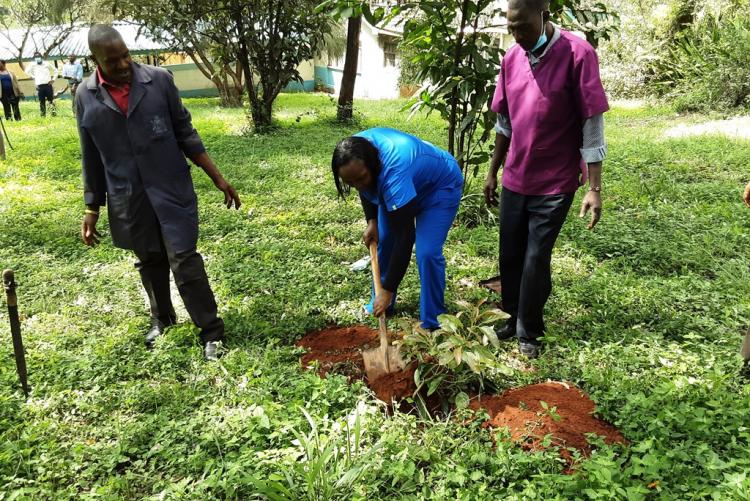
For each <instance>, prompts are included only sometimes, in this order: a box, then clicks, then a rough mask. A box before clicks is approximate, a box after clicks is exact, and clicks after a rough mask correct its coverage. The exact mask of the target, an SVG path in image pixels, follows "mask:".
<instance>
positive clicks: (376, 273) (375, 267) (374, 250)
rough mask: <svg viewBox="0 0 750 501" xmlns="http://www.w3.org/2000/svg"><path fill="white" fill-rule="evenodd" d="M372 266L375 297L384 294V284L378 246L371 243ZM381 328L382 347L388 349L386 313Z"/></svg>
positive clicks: (382, 318) (388, 337)
mask: <svg viewBox="0 0 750 501" xmlns="http://www.w3.org/2000/svg"><path fill="white" fill-rule="evenodd" d="M370 264H371V266H370V267H371V268H372V282H373V283H374V284H375V297H376V298H377V297H378V296H379V295H380V293H381V292H383V284H382V283H381V282H380V263H378V244H377V243H375V242H370ZM378 322H379V327H380V347H381V348H382V349H386V348H387V347H388V346H390V344H391V340H390V336H388V326H387V325H386V323H385V313H384V314H382V315H380V318H378Z"/></svg>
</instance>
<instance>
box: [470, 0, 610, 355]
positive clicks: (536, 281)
mask: <svg viewBox="0 0 750 501" xmlns="http://www.w3.org/2000/svg"><path fill="white" fill-rule="evenodd" d="M549 6H550V2H549V1H547V0H510V2H509V4H508V12H507V16H506V17H507V21H508V30H509V31H510V33H511V34H512V35H513V37H514V38H515V41H516V44H515V45H514V46H512V47H511V48H510V49H508V52H507V53H506V54H505V56H504V57H503V60H502V64H501V69H500V75H499V77H498V82H497V87H496V90H495V96H494V98H493V100H492V110H493V111H495V112H496V113H497V114H498V115H497V118H498V123H497V127H496V132H497V134H496V136H495V151H494V154H493V156H492V161H491V164H490V171H489V173H488V175H487V180H486V182H485V188H484V194H485V198H486V200H487V204H488V205H490V206H496V205H498V202H499V205H500V281H501V289H502V293H501V294H502V302H503V309H504V310H505V311H506V312H507V313H508V314H510V316H511V317H510V319H509V320H508V322H507V324H506V325H505V326H503V327H502V328H501V329H499V330H498V332H497V335H498V337H499V338H501V339H512V338H514V337H516V338H517V339H518V341H519V349H520V351H521V353H522V354H523V355H526V356H527V357H529V358H536V357H538V356H539V351H540V346H541V342H540V338H541V337H542V336H544V331H545V324H544V306H545V304H546V303H547V299H548V298H549V295H550V293H551V291H552V277H551V270H550V266H551V261H552V248H553V247H554V245H555V241H556V240H557V236H558V235H559V233H560V229H561V228H562V225H563V223H564V222H565V218H566V216H567V214H568V210H569V209H570V206H571V204H572V202H573V197H574V195H575V193H576V191H577V190H578V187H579V186H580V184H581V183H582V181H583V176H582V172H584V171H585V170H586V165H588V169H587V170H588V176H589V188H588V190H587V192H586V194H585V195H584V197H583V204H582V206H581V214H580V215H581V217H583V216H584V215H585V214H586V213H587V212H588V211H591V222H590V223H589V225H588V227H589V229H593V228H594V226H595V225H596V224H597V222H598V221H599V218H600V217H601V211H602V201H601V193H600V192H601V189H602V184H601V171H602V161H603V160H604V158H605V156H606V144H605V141H604V118H603V113H604V112H606V111H607V110H608V109H609V105H608V103H607V97H606V95H605V93H604V88H603V87H602V83H601V80H600V78H599V62H598V59H597V56H596V52H595V51H594V48H593V47H592V46H591V45H590V44H589V43H588V42H586V41H585V40H582V39H580V38H578V37H577V36H575V35H573V34H572V33H569V32H567V31H565V30H562V29H560V28H559V27H557V26H555V25H554V24H552V23H551V22H550V21H549V19H550V10H549ZM506 157H507V158H506ZM501 165H502V166H503V173H502V192H501V194H500V197H499V200H498V196H497V185H498V183H497V173H498V170H499V169H500V167H501Z"/></svg>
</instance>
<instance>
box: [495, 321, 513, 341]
mask: <svg viewBox="0 0 750 501" xmlns="http://www.w3.org/2000/svg"><path fill="white" fill-rule="evenodd" d="M495 335H497V338H498V339H499V340H500V341H508V340H509V339H513V338H514V337H516V326H515V325H511V324H507V323H506V324H505V325H503V326H502V327H500V328H499V329H495Z"/></svg>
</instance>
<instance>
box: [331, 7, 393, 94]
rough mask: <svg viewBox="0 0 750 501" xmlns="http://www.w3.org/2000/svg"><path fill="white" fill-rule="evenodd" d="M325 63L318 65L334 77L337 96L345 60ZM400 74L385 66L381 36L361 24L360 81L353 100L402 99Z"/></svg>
mask: <svg viewBox="0 0 750 501" xmlns="http://www.w3.org/2000/svg"><path fill="white" fill-rule="evenodd" d="M326 63H327V61H326V60H325V59H323V60H318V62H317V64H318V65H324V64H325V65H326V66H327V67H328V68H329V69H330V70H331V72H332V74H333V84H334V85H333V87H334V94H335V95H338V93H339V91H340V90H341V79H342V78H343V74H344V73H343V71H344V58H343V57H342V58H340V59H338V60H336V61H331V62H330V64H326ZM400 74H401V70H400V68H399V65H398V60H397V61H396V66H385V64H384V52H383V47H382V45H381V41H380V39H379V37H378V32H377V30H376V29H375V28H373V27H372V26H370V25H369V24H368V23H367V22H364V21H363V22H362V30H361V32H360V37H359V61H358V71H357V81H356V83H355V85H354V97H355V98H364V99H393V98H397V97H398V96H399V88H398V78H399V76H400Z"/></svg>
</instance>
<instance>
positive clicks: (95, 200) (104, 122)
mask: <svg viewBox="0 0 750 501" xmlns="http://www.w3.org/2000/svg"><path fill="white" fill-rule="evenodd" d="M88 44H89V49H90V50H91V54H92V56H91V57H92V59H93V60H94V61H95V62H96V65H97V69H96V71H95V72H94V73H93V74H92V75H91V76H90V77H89V78H88V79H87V80H86V81H85V82H84V84H83V85H82V86H81V88H80V89H78V93H77V94H76V120H77V122H78V133H79V136H80V139H81V153H82V162H83V188H84V201H85V203H86V210H85V215H84V217H83V222H82V225H81V237H82V238H83V242H84V243H85V244H86V245H95V244H97V243H98V242H99V236H100V235H99V233H98V231H97V230H96V223H97V221H98V220H99V208H100V207H101V206H103V205H105V204H106V205H107V206H108V214H109V227H110V230H111V233H112V242H113V243H114V245H115V246H117V247H120V248H123V249H131V250H133V251H134V252H135V255H136V256H137V258H138V262H137V263H136V268H137V269H138V271H139V272H140V275H141V281H142V282H143V287H144V288H145V289H146V293H147V295H148V299H149V302H150V305H151V328H150V329H149V330H148V332H147V333H146V335H145V343H146V346H148V347H150V346H152V345H153V343H154V341H156V339H157V338H158V337H159V336H161V335H162V333H163V331H164V329H165V327H167V326H169V325H173V324H174V323H175V322H176V321H177V318H176V316H175V311H174V308H173V307H172V300H171V296H170V288H169V271H170V269H171V270H172V274H173V275H174V279H175V283H176V284H177V289H178V290H179V292H180V296H182V301H183V303H184V304H185V308H186V309H187V311H188V313H189V314H190V317H191V318H192V320H193V322H194V323H195V325H197V326H198V327H199V328H200V329H201V332H200V338H201V341H202V343H203V353H204V356H205V358H206V359H207V360H215V359H216V358H217V357H218V356H219V346H220V344H219V343H220V341H222V340H223V339H224V322H223V321H222V320H221V318H219V317H218V315H217V307H216V300H215V299H214V293H213V291H212V290H211V286H210V285H209V283H208V277H207V276H206V269H205V267H204V265H203V258H202V257H201V255H200V254H198V252H197V251H196V244H197V241H198V200H197V198H196V196H195V191H194V188H193V181H192V178H191V175H190V167H189V165H188V163H187V161H186V160H185V157H186V156H187V157H188V158H190V160H192V161H193V163H194V164H196V165H198V166H199V167H200V168H202V169H203V170H204V171H205V172H206V174H207V175H208V176H209V177H210V178H211V180H212V181H213V182H214V185H215V186H216V187H217V188H218V189H219V190H221V191H222V192H223V193H224V203H225V204H226V206H227V208H229V207H232V205H234V206H235V207H236V208H239V207H240V197H239V196H238V195H237V192H236V191H235V189H234V188H233V187H232V185H230V184H229V183H228V182H227V181H226V180H225V179H224V177H223V176H222V175H221V173H220V172H219V169H217V168H216V165H214V163H213V161H212V160H211V158H210V157H209V156H208V154H207V153H206V149H205V147H204V146H203V142H202V141H201V138H200V136H199V135H198V132H197V131H196V130H195V129H194V128H193V124H192V121H191V118H190V113H189V112H188V111H187V110H186V109H185V107H184V106H183V104H182V101H181V100H180V96H179V94H178V91H177V87H175V84H174V80H173V79H172V77H171V76H170V75H169V73H167V72H166V71H165V70H163V69H160V68H155V67H153V66H147V65H140V64H137V63H134V62H133V61H132V59H131V58H130V52H129V51H128V48H127V46H126V45H125V42H124V41H123V39H122V37H121V36H120V34H119V33H118V32H117V30H115V29H114V28H112V27H111V26H106V25H101V24H99V25H94V26H93V27H92V28H91V29H90V30H89V35H88Z"/></svg>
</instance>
